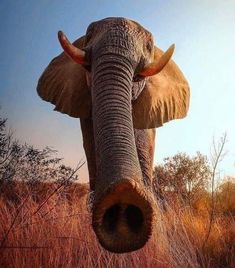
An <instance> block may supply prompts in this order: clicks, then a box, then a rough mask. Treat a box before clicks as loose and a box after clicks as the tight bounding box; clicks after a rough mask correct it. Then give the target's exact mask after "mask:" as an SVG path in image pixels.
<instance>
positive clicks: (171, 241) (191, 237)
mask: <svg viewBox="0 0 235 268" xmlns="http://www.w3.org/2000/svg"><path fill="white" fill-rule="evenodd" d="M43 187H44V188H43ZM43 187H42V188H40V187H38V189H39V188H40V189H41V190H40V191H39V190H38V192H35V190H34V194H32V192H33V191H32V190H31V189H29V188H28V187H26V186H25V185H24V186H22V185H21V186H20V187H19V186H17V187H13V188H11V189H10V190H9V189H8V191H9V192H8V193H7V191H6V192H5V194H1V195H0V240H1V241H0V244H1V248H0V267H4V268H5V267H7V268H8V267H15V268H17V267H20V268H21V267H26V268H28V267H29V268H32V267H33V268H37V267H46V268H47V267H48V268H50V267H51V268H52V267H53V268H54V267H71V268H74V267H89V268H90V267H121V268H125V267H128V268H129V267H159V268H164V267H166V268H168V267H235V266H233V265H234V264H235V263H233V261H234V240H233V239H234V237H235V235H234V234H235V230H234V219H233V218H232V217H226V218H221V217H219V216H218V217H216V218H215V221H214V224H213V226H212V230H211V233H210V236H209V239H208V241H207V243H206V244H205V245H204V247H203V242H204V240H205V237H206V234H207V230H208V224H209V216H208V214H207V213H206V212H205V211H204V213H203V214H202V215H200V213H198V212H197V213H195V212H192V211H191V210H190V209H188V208H183V209H178V210H177V211H175V210H173V209H172V208H170V207H168V209H167V211H163V210H161V209H160V208H159V207H158V208H156V209H157V220H156V226H155V230H154V233H153V236H152V237H151V239H150V241H149V242H148V243H147V245H146V246H145V247H144V248H143V249H141V250H138V251H136V252H132V253H127V254H112V253H109V252H107V251H105V250H104V249H103V248H102V247H101V246H100V245H99V244H98V242H97V241H96V237H95V235H94V233H93V230H92V228H91V217H90V212H89V211H88V209H87V207H88V206H87V196H88V193H87V188H86V187H85V186H81V185H79V187H78V186H74V185H72V186H69V187H66V189H64V190H63V193H62V192H60V193H56V194H54V195H53V196H51V197H50V198H49V199H48V200H47V202H44V200H46V199H47V196H49V195H50V193H51V192H53V187H54V186H53V185H49V184H48V185H47V186H43ZM19 188H20V189H19ZM43 189H44V190H43ZM45 189H46V190H45ZM79 193H81V194H79ZM40 196H43V198H40Z"/></svg>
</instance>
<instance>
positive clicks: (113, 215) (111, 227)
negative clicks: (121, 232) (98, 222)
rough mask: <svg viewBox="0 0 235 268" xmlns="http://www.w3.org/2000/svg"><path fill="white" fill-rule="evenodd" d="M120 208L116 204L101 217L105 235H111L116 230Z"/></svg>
mask: <svg viewBox="0 0 235 268" xmlns="http://www.w3.org/2000/svg"><path fill="white" fill-rule="evenodd" d="M120 212H121V207H120V206H119V205H118V204H116V205H114V206H112V207H110V208H109V209H107V210H106V212H105V214H104V217H103V225H104V229H105V231H106V232H107V233H113V232H115V230H116V229H117V224H118V221H119V215H120Z"/></svg>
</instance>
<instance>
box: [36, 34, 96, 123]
mask: <svg viewBox="0 0 235 268" xmlns="http://www.w3.org/2000/svg"><path fill="white" fill-rule="evenodd" d="M73 45H75V46H76V47H78V48H83V47H84V45H85V36H83V37H81V38H79V39H78V40H76V41H75V42H74V43H73ZM37 92H38V95H39V96H40V97H41V98H42V99H43V100H45V101H48V102H51V103H52V104H54V105H55V108H54V110H55V111H59V112H61V113H65V114H68V115H70V116H72V117H80V118H87V117H89V116H90V114H91V97H90V92H89V90H88V86H87V81H86V71H85V69H84V68H83V67H82V66H81V65H80V64H76V63H74V62H73V61H72V60H71V59H70V58H69V57H68V56H67V55H66V54H65V53H64V52H63V53H61V54H60V55H59V56H57V57H56V58H54V59H53V60H52V61H51V62H50V64H49V65H48V67H47V68H46V69H45V71H44V72H43V74H42V76H41V77H40V79H39V81H38V86H37Z"/></svg>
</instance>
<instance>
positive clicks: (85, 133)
mask: <svg viewBox="0 0 235 268" xmlns="http://www.w3.org/2000/svg"><path fill="white" fill-rule="evenodd" d="M80 124H81V129H82V137H83V147H84V150H85V153H86V158H87V166H88V171H89V182H90V189H91V191H94V187H95V180H96V158H95V142H94V134H93V122H92V118H87V119H80Z"/></svg>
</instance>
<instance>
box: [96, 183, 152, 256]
mask: <svg viewBox="0 0 235 268" xmlns="http://www.w3.org/2000/svg"><path fill="white" fill-rule="evenodd" d="M152 205H153V200H152V199H151V196H150V194H149V193H148V192H147V191H146V189H144V186H142V185H141V184H139V183H137V182H136V181H133V180H127V179H126V180H121V181H118V182H116V183H113V184H112V185H110V187H109V188H108V189H107V190H106V191H105V193H104V195H102V197H101V198H99V200H98V202H95V203H94V206H93V219H92V224H93V228H94V231H95V233H96V235H97V237H98V240H99V242H100V244H101V245H102V246H103V247H104V248H105V249H107V250H109V251H111V252H114V253H124V252H130V251H134V250H137V249H139V248H141V247H143V246H144V245H145V243H146V242H147V241H148V239H149V237H150V236H151V232H152V225H153V218H154V213H153V207H152Z"/></svg>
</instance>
